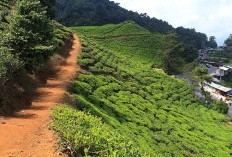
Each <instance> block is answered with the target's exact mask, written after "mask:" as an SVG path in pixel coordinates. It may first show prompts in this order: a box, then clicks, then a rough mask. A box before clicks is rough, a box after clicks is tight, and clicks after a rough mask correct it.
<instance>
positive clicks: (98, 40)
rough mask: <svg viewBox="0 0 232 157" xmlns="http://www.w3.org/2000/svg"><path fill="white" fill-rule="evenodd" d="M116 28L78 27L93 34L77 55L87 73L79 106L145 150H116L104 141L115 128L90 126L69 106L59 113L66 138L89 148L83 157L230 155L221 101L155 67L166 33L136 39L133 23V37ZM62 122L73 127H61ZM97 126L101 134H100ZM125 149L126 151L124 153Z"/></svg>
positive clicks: (76, 88)
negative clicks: (201, 94)
mask: <svg viewBox="0 0 232 157" xmlns="http://www.w3.org/2000/svg"><path fill="white" fill-rule="evenodd" d="M127 25H128V23H127ZM109 27H110V28H111V30H113V31H110V28H109ZM116 27H118V25H115V26H113V25H108V26H107V29H108V30H107V31H105V32H107V33H103V34H100V33H99V32H100V31H99V28H100V29H102V27H78V28H75V29H73V30H75V31H77V33H79V34H82V35H87V36H88V37H86V36H82V39H81V41H82V47H83V48H82V54H81V56H80V57H79V64H80V65H81V67H82V68H83V69H85V70H86V72H85V73H83V74H79V75H78V77H77V80H76V81H75V83H74V85H73V87H72V92H73V93H74V98H75V102H76V107H77V108H79V109H80V110H82V111H84V113H85V114H87V113H86V112H89V113H90V114H92V115H95V116H97V117H99V118H101V121H102V122H103V123H104V125H106V126H107V127H109V128H110V130H111V131H114V132H116V133H119V134H120V135H121V136H122V137H120V138H121V140H122V141H123V139H124V140H125V139H129V140H130V141H132V144H133V145H130V147H131V146H133V148H134V149H136V150H139V151H140V153H138V151H136V150H134V149H131V150H132V151H131V153H130V149H128V148H130V147H128V146H125V143H124V142H122V145H121V147H113V146H112V143H114V142H112V138H110V139H109V140H107V139H104V137H108V136H109V133H107V132H109V131H99V130H101V129H103V130H108V128H107V129H104V128H105V127H102V124H99V122H96V123H94V120H93V118H91V117H90V119H91V123H90V121H88V122H87V120H86V119H88V118H86V117H85V118H83V119H84V120H75V118H74V117H75V116H74V114H75V115H78V116H79V117H80V116H81V115H80V114H77V113H78V112H79V111H77V110H72V109H67V107H64V108H60V109H58V110H56V111H55V112H54V115H53V117H54V119H55V123H54V125H55V128H56V130H57V131H58V132H59V133H60V134H61V135H62V137H63V140H64V141H69V143H71V147H72V148H73V149H74V150H76V152H79V153H81V151H80V150H84V151H82V152H85V153H82V154H85V155H90V156H94V155H95V156H117V155H118V156H128V155H129V156H155V157H156V156H159V157H173V156H174V157H182V156H188V157H193V156H202V157H207V156H210V157H218V156H223V157H230V156H231V155H232V149H231V148H232V128H231V127H230V126H227V124H226V123H225V122H226V121H227V120H228V119H227V117H226V116H225V115H223V114H221V113H219V111H218V110H217V106H216V104H212V105H211V106H207V105H206V104H204V103H203V101H201V100H200V99H198V98H197V97H196V96H195V95H194V93H193V90H192V88H191V87H190V86H188V85H187V84H185V83H184V82H182V81H180V80H178V79H176V78H173V77H170V76H168V75H166V74H165V73H164V72H160V71H157V70H154V69H153V68H152V67H151V66H152V65H153V64H157V65H162V60H160V59H159V62H158V61H157V58H161V57H160V55H161V54H162V50H163V47H162V45H164V44H166V43H164V40H163V39H164V38H166V37H167V36H164V35H159V34H149V33H148V32H147V31H143V33H141V34H140V35H138V34H136V32H131V31H129V28H128V27H129V26H127V29H128V33H127V31H124V33H125V34H122V33H121V32H122V30H120V28H123V27H120V28H118V30H117V29H115V28H116ZM138 29H140V28H138ZM140 30H141V29H140ZM143 30H144V29H143ZM109 32H111V33H112V34H111V33H109ZM115 32H120V33H118V34H117V33H115ZM98 34H100V35H98ZM93 37H94V38H93ZM140 39H141V40H140ZM148 41H150V42H148ZM145 42H146V43H145ZM149 48H150V49H149ZM143 53H146V54H143ZM74 112H75V113H74ZM64 113H66V114H64ZM68 113H69V114H68ZM87 115H88V114H87ZM83 117H84V116H83ZM62 119H65V121H67V122H68V123H59V124H58V121H60V120H62ZM76 119H77V118H76ZM97 121H98V120H97ZM56 122H57V123H56ZM66 125H67V126H66ZM98 125H99V127H98ZM67 128H68V130H72V133H73V134H70V133H68V132H67ZM93 128H94V129H95V130H97V131H94V133H93ZM97 128H98V129H97ZM86 129H87V130H88V131H86ZM79 130H85V131H84V133H83V132H81V131H79ZM123 137H126V138H123ZM88 139H91V140H88ZM80 141H81V142H80ZM90 141H91V142H90ZM114 141H116V142H117V141H118V139H117V140H114ZM109 143H110V144H109ZM107 146H109V147H107ZM117 146H118V143H117ZM84 148H85V149H84ZM123 148H125V149H123ZM122 149H123V150H124V151H125V154H120V152H122V151H121V150H122ZM112 150H114V151H112Z"/></svg>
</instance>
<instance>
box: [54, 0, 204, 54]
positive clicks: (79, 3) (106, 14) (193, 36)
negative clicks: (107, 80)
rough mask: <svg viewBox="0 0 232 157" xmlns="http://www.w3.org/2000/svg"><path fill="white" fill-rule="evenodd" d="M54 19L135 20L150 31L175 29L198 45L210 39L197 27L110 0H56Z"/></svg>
mask: <svg viewBox="0 0 232 157" xmlns="http://www.w3.org/2000/svg"><path fill="white" fill-rule="evenodd" d="M55 19H56V20H57V21H58V22H60V23H62V24H64V25H66V26H99V25H104V24H109V23H112V24H118V23H120V22H123V21H128V20H132V21H134V22H136V23H137V24H139V25H140V26H142V27H144V28H146V29H148V30H149V31H151V32H156V33H161V34H169V33H176V34H178V36H179V38H180V39H181V41H182V42H184V43H186V44H188V45H193V46H195V47H196V48H197V49H201V48H204V47H205V46H206V43H207V36H206V35H205V34H204V33H199V32H196V31H195V29H186V28H183V27H178V28H176V29H175V28H174V27H173V26H171V25H170V24H169V23H168V22H166V21H163V20H159V19H157V18H154V17H153V18H151V17H149V16H148V15H147V14H146V13H144V14H139V13H137V12H133V11H129V10H126V9H124V8H122V7H120V6H119V3H115V2H113V1H109V0H68V1H67V0H56V4H55Z"/></svg>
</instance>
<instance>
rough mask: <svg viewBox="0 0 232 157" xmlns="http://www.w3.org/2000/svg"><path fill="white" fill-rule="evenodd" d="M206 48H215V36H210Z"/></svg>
mask: <svg viewBox="0 0 232 157" xmlns="http://www.w3.org/2000/svg"><path fill="white" fill-rule="evenodd" d="M207 46H208V47H210V48H217V42H216V38H215V36H210V37H209V41H208V42H207Z"/></svg>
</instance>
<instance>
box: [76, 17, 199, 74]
mask: <svg viewBox="0 0 232 157" xmlns="http://www.w3.org/2000/svg"><path fill="white" fill-rule="evenodd" d="M72 30H73V31H76V32H79V33H81V34H85V35H86V36H88V37H90V38H94V39H95V41H96V42H97V43H99V44H100V45H102V46H104V47H106V48H107V49H108V50H110V51H113V52H115V53H117V54H120V55H122V56H125V57H126V58H127V57H130V59H131V60H132V61H134V62H136V63H137V64H140V63H141V64H143V65H147V66H149V67H153V68H162V69H164V70H165V72H167V73H169V74H176V73H181V72H182V71H183V69H184V67H185V66H186V65H187V64H189V63H191V62H193V61H194V59H196V58H197V56H198V53H197V50H196V49H194V48H193V47H191V46H188V45H186V44H183V43H182V42H181V41H179V40H178V38H177V36H176V34H168V35H164V34H159V33H152V32H149V31H148V30H146V29H144V28H143V27H141V26H139V25H138V24H136V23H135V22H133V21H125V22H123V23H120V24H116V25H114V24H108V25H103V26H86V27H83V26H82V27H72Z"/></svg>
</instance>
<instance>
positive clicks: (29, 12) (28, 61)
mask: <svg viewBox="0 0 232 157" xmlns="http://www.w3.org/2000/svg"><path fill="white" fill-rule="evenodd" d="M46 14H47V12H46V8H44V7H42V5H41V4H40V1H38V0H17V2H16V6H15V11H14V12H13V14H12V15H11V17H10V18H9V26H8V27H7V30H6V31H7V32H8V33H7V38H6V41H5V42H4V46H6V47H8V48H9V49H10V50H11V53H12V54H14V55H17V56H19V58H20V59H21V60H22V61H23V62H24V63H25V68H26V69H27V70H30V71H33V70H35V69H36V68H37V67H39V66H41V63H43V62H44V61H45V60H46V59H47V58H48V56H49V55H50V53H51V50H52V46H50V45H49V44H50V43H51V40H52V38H53V28H52V25H51V22H50V20H49V18H48V17H47V15H46Z"/></svg>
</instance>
